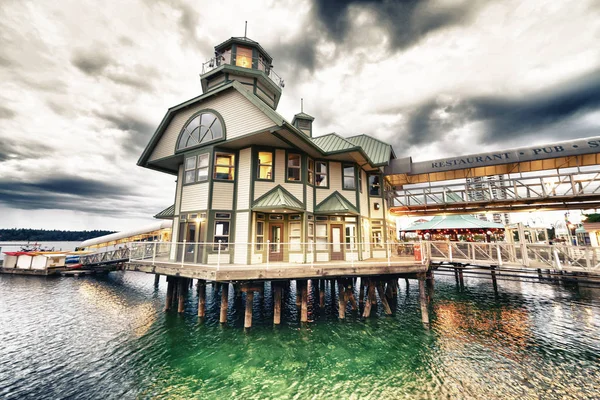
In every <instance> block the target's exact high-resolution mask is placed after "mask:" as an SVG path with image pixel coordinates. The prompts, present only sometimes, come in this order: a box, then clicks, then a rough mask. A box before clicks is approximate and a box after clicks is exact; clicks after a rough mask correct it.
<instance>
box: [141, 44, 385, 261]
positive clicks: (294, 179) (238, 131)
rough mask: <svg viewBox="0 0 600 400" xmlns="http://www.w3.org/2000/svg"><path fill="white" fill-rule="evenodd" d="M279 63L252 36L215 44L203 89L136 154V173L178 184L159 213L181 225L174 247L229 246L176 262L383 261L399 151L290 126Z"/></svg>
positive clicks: (303, 117)
mask: <svg viewBox="0 0 600 400" xmlns="http://www.w3.org/2000/svg"><path fill="white" fill-rule="evenodd" d="M272 61H273V60H272V58H271V56H270V55H269V54H268V53H267V52H266V51H265V49H263V48H262V47H261V46H260V44H259V43H257V42H255V41H253V40H250V39H248V38H246V37H232V38H230V39H228V40H226V41H225V42H223V43H221V44H219V45H217V46H215V57H214V58H212V59H211V60H210V61H209V62H208V63H206V64H205V65H204V66H203V73H202V74H201V76H200V78H201V83H202V89H203V91H204V93H203V94H202V95H200V96H198V97H195V98H193V99H191V100H189V101H186V102H184V103H182V104H179V105H176V106H174V107H172V108H170V109H169V110H168V111H167V113H166V115H165V116H164V118H163V120H162V122H161V123H160V125H159V127H158V129H157V130H156V133H155V134H154V136H153V137H152V139H151V140H150V142H149V143H148V145H147V147H146V149H145V150H144V152H143V154H142V156H141V157H140V159H139V161H138V165H140V166H142V167H145V168H150V169H154V170H157V171H160V172H164V173H168V174H172V175H175V176H177V187H176V190H175V193H174V205H173V206H172V207H170V208H169V209H168V210H165V212H163V213H161V214H163V215H164V214H169V215H170V216H172V218H173V238H172V240H173V241H174V242H183V241H185V242H186V243H221V245H220V246H218V248H217V246H211V247H206V248H202V247H199V246H194V245H187V246H184V247H181V248H180V249H179V254H177V252H175V251H173V252H172V254H171V258H172V259H179V258H180V256H181V254H180V253H181V251H184V252H185V254H184V255H183V257H184V260H185V262H189V263H201V264H202V263H210V262H211V261H214V260H215V257H217V253H219V255H218V257H220V260H219V261H220V262H221V263H225V264H228V263H234V264H244V265H246V264H262V263H265V262H266V261H267V258H268V259H269V260H270V261H287V262H291V263H306V262H311V261H319V262H327V261H332V260H346V261H347V260H349V259H350V258H354V259H355V260H357V261H358V260H366V259H370V258H385V257H386V250H385V248H384V247H385V245H384V244H385V243H388V242H390V241H393V240H395V238H396V227H395V219H394V218H390V215H389V212H388V210H389V206H390V205H391V204H390V201H391V196H392V191H391V187H390V186H389V185H386V184H385V180H384V178H383V167H385V166H387V165H388V164H389V162H390V160H392V159H394V158H395V155H394V151H393V150H392V147H391V146H390V145H389V144H387V143H383V142H381V141H379V140H377V139H376V138H373V137H371V136H368V135H364V134H362V135H357V136H350V137H344V136H341V135H339V134H337V133H328V134H325V135H323V134H321V133H318V132H316V131H315V130H314V129H313V122H314V118H313V117H312V116H311V115H309V114H307V113H305V112H303V110H300V112H299V113H297V114H296V115H294V116H293V118H292V121H291V122H288V121H287V120H286V119H285V118H284V117H283V116H282V115H280V114H279V113H278V112H277V105H278V103H279V99H280V97H281V94H282V90H283V87H284V86H285V83H284V81H283V79H281V78H280V77H279V76H278V75H276V74H275V72H274V69H273V65H272ZM230 243H236V244H240V243H252V244H253V245H251V246H239V245H235V246H232V245H230ZM284 243H285V245H283V244H284ZM363 243H368V245H364V244H363ZM267 244H269V245H267ZM306 244H309V245H313V244H314V249H312V250H314V251H311V250H310V249H308V247H307V245H306ZM313 257H314V259H313Z"/></svg>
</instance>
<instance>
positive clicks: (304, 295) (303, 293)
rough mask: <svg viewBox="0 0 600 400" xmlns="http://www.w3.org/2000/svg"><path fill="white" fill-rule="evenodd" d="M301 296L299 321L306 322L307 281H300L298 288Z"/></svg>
mask: <svg viewBox="0 0 600 400" xmlns="http://www.w3.org/2000/svg"><path fill="white" fill-rule="evenodd" d="M300 292H301V297H302V299H301V300H302V311H301V312H300V322H308V281H304V282H303V283H302V288H300Z"/></svg>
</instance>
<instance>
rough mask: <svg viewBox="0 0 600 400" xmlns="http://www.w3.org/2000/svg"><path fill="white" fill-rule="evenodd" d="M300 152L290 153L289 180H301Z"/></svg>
mask: <svg viewBox="0 0 600 400" xmlns="http://www.w3.org/2000/svg"><path fill="white" fill-rule="evenodd" d="M300 159H301V158H300V154H288V167H287V180H288V181H299V180H300V179H301V175H300Z"/></svg>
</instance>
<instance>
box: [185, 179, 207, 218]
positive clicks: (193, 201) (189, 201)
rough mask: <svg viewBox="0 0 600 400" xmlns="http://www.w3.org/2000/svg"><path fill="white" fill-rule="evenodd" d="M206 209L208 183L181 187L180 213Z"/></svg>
mask: <svg viewBox="0 0 600 400" xmlns="http://www.w3.org/2000/svg"><path fill="white" fill-rule="evenodd" d="M207 208H208V182H206V183H197V184H195V185H188V186H184V187H183V194H182V196H181V212H186V211H197V210H206V209H207Z"/></svg>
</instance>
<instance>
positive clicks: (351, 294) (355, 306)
mask: <svg viewBox="0 0 600 400" xmlns="http://www.w3.org/2000/svg"><path fill="white" fill-rule="evenodd" d="M352 289H353V288H352V286H351V285H350V284H348V287H346V294H347V295H348V300H350V304H351V305H352V311H356V310H358V304H356V297H354V291H353V290H352Z"/></svg>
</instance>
